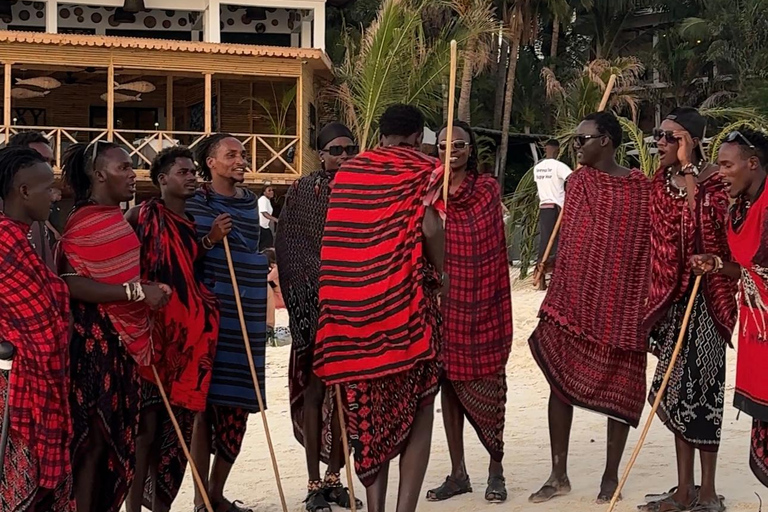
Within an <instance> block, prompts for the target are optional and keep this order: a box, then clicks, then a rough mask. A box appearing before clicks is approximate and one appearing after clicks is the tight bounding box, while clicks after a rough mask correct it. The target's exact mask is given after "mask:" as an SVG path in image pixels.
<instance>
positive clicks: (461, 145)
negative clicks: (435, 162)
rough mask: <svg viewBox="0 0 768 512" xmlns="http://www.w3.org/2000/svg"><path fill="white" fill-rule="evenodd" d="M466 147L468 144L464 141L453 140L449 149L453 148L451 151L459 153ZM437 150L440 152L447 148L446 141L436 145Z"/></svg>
mask: <svg viewBox="0 0 768 512" xmlns="http://www.w3.org/2000/svg"><path fill="white" fill-rule="evenodd" d="M467 146H469V142H467V141H465V140H455V141H453V143H452V144H451V147H453V149H455V150H457V151H461V150H462V149H464V148H466V147H467ZM437 148H438V149H439V150H440V151H445V150H446V149H447V148H448V143H447V142H446V141H442V142H440V143H439V144H438V145H437Z"/></svg>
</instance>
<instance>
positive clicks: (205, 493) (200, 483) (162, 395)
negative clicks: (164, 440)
mask: <svg viewBox="0 0 768 512" xmlns="http://www.w3.org/2000/svg"><path fill="white" fill-rule="evenodd" d="M152 373H154V374H155V383H156V384H157V388H158V389H159V390H160V398H162V399H163V403H164V404H165V410H166V411H168V416H170V417H171V423H173V429H174V430H175V431H176V435H177V436H178V437H179V442H180V443H181V450H182V451H183V452H184V456H185V457H186V458H187V461H188V462H189V468H190V469H191V470H192V477H193V478H194V479H195V484H196V485H197V488H198V489H200V495H201V496H202V497H203V503H204V504H205V510H207V511H208V512H213V507H212V506H211V502H210V500H209V499H208V490H207V489H206V488H205V486H204V485H203V480H202V479H201V478H200V473H199V472H198V471H197V466H196V465H195V461H194V460H193V459H192V454H191V453H189V448H188V447H187V442H186V441H184V434H182V432H181V427H179V422H178V421H177V420H176V415H175V414H173V409H171V403H170V402H169V401H168V395H166V394H165V388H164V387H163V383H162V382H160V376H159V375H158V374H157V368H156V367H155V365H154V364H153V365H152ZM155 492H157V490H155Z"/></svg>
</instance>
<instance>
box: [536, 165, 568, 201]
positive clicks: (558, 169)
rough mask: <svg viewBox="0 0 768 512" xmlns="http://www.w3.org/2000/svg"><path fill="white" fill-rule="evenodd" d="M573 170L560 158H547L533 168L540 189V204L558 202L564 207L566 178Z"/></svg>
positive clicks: (537, 186)
mask: <svg viewBox="0 0 768 512" xmlns="http://www.w3.org/2000/svg"><path fill="white" fill-rule="evenodd" d="M572 172H573V171H571V168H570V167H568V166H567V165H565V164H564V163H563V162H561V161H560V160H556V159H554V158H545V159H544V160H542V161H540V162H539V163H537V164H536V166H535V167H534V168H533V178H534V180H536V188H538V189H539V204H547V203H549V204H556V205H558V206H560V207H561V208H562V207H563V203H564V202H565V179H566V178H567V177H568V176H570V175H571V173H572Z"/></svg>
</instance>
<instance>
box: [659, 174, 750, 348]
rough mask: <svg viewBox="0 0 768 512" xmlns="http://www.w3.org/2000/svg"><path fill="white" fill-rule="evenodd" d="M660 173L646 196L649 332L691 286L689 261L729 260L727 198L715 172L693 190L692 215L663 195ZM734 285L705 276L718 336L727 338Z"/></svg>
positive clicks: (732, 313) (732, 316)
mask: <svg viewBox="0 0 768 512" xmlns="http://www.w3.org/2000/svg"><path fill="white" fill-rule="evenodd" d="M665 174H666V172H665V169H660V170H659V171H658V172H657V173H656V176H655V177H654V179H653V181H652V187H653V190H652V193H651V205H650V207H651V270H652V276H653V278H652V279H651V287H650V293H649V298H648V306H649V307H648V311H647V313H646V316H645V324H644V325H645V329H646V331H650V330H651V329H652V328H653V326H654V325H655V324H656V323H657V322H658V321H659V320H661V318H662V317H663V316H664V315H665V314H666V313H667V311H668V310H669V308H670V307H671V306H672V304H674V303H675V302H677V301H679V300H681V299H682V298H683V297H684V296H685V294H686V293H687V291H688V289H689V288H690V286H691V280H692V279H693V277H692V276H693V274H692V272H691V256H693V255H694V254H716V255H718V256H720V257H721V258H722V259H723V261H731V251H730V249H729V247H728V234H727V229H726V223H727V221H728V205H729V199H728V194H727V193H726V192H725V190H724V189H723V181H722V178H721V177H720V174H719V173H714V174H712V175H711V176H710V177H709V178H707V179H706V180H705V181H704V182H702V183H700V184H699V186H698V187H697V193H696V213H695V215H694V214H692V213H691V209H690V207H689V206H688V200H687V199H686V198H679V197H672V196H671V195H670V194H669V193H668V192H667V179H666V176H665ZM736 290H737V282H736V281H735V280H734V279H731V278H730V277H728V276H726V275H723V274H708V275H707V276H706V278H705V279H704V289H703V291H704V293H705V296H706V298H707V303H708V305H709V307H710V308H711V311H712V315H713V317H714V319H715V321H716V323H717V325H718V327H719V329H718V330H719V331H720V333H721V334H722V336H723V337H724V338H726V339H730V337H731V335H732V333H733V328H734V326H735V324H736V299H735V296H736Z"/></svg>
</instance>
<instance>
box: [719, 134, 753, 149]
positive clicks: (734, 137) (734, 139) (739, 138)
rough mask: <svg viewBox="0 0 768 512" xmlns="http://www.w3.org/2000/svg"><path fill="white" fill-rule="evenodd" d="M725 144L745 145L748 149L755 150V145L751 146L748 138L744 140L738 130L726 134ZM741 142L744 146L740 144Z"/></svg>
mask: <svg viewBox="0 0 768 512" xmlns="http://www.w3.org/2000/svg"><path fill="white" fill-rule="evenodd" d="M725 142H735V143H737V144H739V145H744V144H745V145H747V146H749V148H750V149H755V145H754V144H752V143H751V142H750V141H749V139H748V138H746V137H745V136H744V135H743V134H742V133H741V132H740V131H739V130H734V131H732V132H731V133H729V134H728V136H727V137H726V138H725ZM742 142H743V143H744V144H742Z"/></svg>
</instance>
